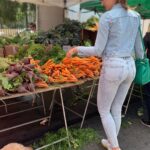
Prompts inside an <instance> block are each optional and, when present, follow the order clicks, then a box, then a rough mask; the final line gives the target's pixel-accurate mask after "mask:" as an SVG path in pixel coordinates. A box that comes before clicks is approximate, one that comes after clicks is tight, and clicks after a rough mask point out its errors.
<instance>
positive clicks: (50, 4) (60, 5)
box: [12, 0, 89, 8]
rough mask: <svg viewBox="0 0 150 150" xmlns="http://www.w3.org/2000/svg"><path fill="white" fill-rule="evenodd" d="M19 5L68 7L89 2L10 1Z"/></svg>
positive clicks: (68, 0)
mask: <svg viewBox="0 0 150 150" xmlns="http://www.w3.org/2000/svg"><path fill="white" fill-rule="evenodd" d="M12 1H17V2H20V3H32V4H36V5H45V6H58V7H62V8H64V7H69V6H72V5H75V4H79V3H83V2H87V1H89V0H12Z"/></svg>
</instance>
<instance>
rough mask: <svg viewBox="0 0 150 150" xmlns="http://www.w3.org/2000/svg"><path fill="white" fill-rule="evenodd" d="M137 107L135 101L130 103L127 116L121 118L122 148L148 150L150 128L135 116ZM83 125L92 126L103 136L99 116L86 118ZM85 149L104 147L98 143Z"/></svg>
mask: <svg viewBox="0 0 150 150" xmlns="http://www.w3.org/2000/svg"><path fill="white" fill-rule="evenodd" d="M138 107H139V105H138V102H137V101H135V102H134V103H132V104H131V105H130V108H129V111H128V114H127V116H126V117H125V118H124V119H123V122H122V128H121V131H120V135H119V143H120V146H121V148H122V150H150V128H148V127H145V126H143V125H142V124H141V123H140V118H139V117H138V116H137V109H138ZM84 127H90V128H94V129H95V130H96V131H97V132H98V134H100V136H101V137H102V138H103V137H105V136H104V135H105V134H104V131H103V128H102V125H101V122H100V118H99V116H95V117H93V118H91V119H89V120H87V121H86V122H85V125H84ZM85 150H104V148H102V147H101V145H100V144H99V145H97V144H92V145H89V146H87V147H86V148H85Z"/></svg>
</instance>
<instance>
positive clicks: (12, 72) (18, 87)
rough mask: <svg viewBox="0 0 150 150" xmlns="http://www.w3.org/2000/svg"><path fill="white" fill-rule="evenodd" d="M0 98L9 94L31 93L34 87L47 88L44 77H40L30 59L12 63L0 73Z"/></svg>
mask: <svg viewBox="0 0 150 150" xmlns="http://www.w3.org/2000/svg"><path fill="white" fill-rule="evenodd" d="M0 84H1V87H0V96H4V95H7V94H9V93H25V92H33V91H35V88H36V87H48V85H47V83H46V81H45V75H42V74H41V73H40V72H39V71H38V70H36V69H35V68H34V65H33V64H31V63H30V58H25V59H23V60H22V61H19V62H16V63H12V64H10V65H9V67H8V68H7V69H6V70H5V71H4V72H2V73H0Z"/></svg>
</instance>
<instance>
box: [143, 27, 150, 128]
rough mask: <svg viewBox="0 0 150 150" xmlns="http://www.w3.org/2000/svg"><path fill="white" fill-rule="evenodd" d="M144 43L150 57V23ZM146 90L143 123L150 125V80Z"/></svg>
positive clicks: (145, 87)
mask: <svg viewBox="0 0 150 150" xmlns="http://www.w3.org/2000/svg"><path fill="white" fill-rule="evenodd" d="M144 45H145V48H146V50H147V57H148V58H149V59H150V25H149V27H148V31H147V33H146V35H145V36H144ZM143 90H144V95H143V98H144V101H143V102H144V115H143V118H142V120H141V121H142V124H143V125H145V126H147V127H150V82H149V83H147V84H145V85H144V86H143Z"/></svg>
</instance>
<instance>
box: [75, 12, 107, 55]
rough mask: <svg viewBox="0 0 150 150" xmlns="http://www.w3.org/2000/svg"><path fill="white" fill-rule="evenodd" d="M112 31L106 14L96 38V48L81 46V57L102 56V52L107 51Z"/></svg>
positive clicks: (79, 50)
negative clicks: (106, 47) (109, 35)
mask: <svg viewBox="0 0 150 150" xmlns="http://www.w3.org/2000/svg"><path fill="white" fill-rule="evenodd" d="M109 29H110V19H109V17H108V14H107V13H105V14H103V15H102V16H101V18H100V21H99V30H98V33H97V37H96V42H95V46H91V47H85V46H79V47H77V51H78V54H79V55H80V56H91V55H92V56H99V57H100V56H101V54H102V52H103V51H104V49H105V46H106V43H107V40H108V34H109Z"/></svg>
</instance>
